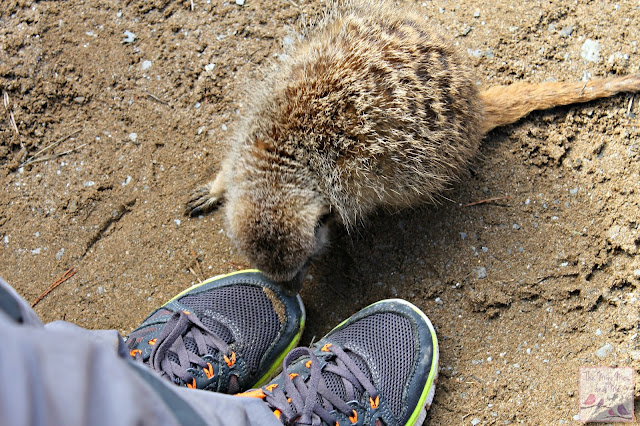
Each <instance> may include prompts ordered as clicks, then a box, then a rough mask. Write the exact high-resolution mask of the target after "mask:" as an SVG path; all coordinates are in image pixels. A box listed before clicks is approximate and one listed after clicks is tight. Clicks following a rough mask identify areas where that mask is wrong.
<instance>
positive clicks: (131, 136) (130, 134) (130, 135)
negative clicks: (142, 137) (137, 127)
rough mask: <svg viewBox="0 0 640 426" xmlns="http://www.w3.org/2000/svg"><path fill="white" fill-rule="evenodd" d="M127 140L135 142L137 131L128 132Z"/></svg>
mask: <svg viewBox="0 0 640 426" xmlns="http://www.w3.org/2000/svg"><path fill="white" fill-rule="evenodd" d="M129 140H130V141H131V142H135V141H137V140H138V134H137V133H129Z"/></svg>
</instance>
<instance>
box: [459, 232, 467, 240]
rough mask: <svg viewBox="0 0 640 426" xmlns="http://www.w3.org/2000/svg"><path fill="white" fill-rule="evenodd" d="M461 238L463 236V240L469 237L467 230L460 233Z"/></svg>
mask: <svg viewBox="0 0 640 426" xmlns="http://www.w3.org/2000/svg"><path fill="white" fill-rule="evenodd" d="M460 238H462V239H463V240H464V239H466V238H467V233H466V232H461V233H460Z"/></svg>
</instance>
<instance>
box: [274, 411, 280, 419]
mask: <svg viewBox="0 0 640 426" xmlns="http://www.w3.org/2000/svg"><path fill="white" fill-rule="evenodd" d="M273 415H274V416H276V417H277V418H278V420H280V416H281V415H282V411H280V410H274V411H273Z"/></svg>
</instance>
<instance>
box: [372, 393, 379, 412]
mask: <svg viewBox="0 0 640 426" xmlns="http://www.w3.org/2000/svg"><path fill="white" fill-rule="evenodd" d="M369 405H371V408H373V409H374V410H375V409H376V408H378V407H379V406H380V395H378V396H376V399H373V398H371V397H369Z"/></svg>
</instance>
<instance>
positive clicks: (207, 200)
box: [185, 184, 222, 217]
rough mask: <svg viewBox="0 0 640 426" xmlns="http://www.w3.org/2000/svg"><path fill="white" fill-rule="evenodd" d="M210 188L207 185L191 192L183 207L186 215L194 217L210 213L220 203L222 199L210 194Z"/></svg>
mask: <svg viewBox="0 0 640 426" xmlns="http://www.w3.org/2000/svg"><path fill="white" fill-rule="evenodd" d="M210 186H211V185H210V184H207V185H204V186H201V187H199V188H197V189H196V190H195V191H193V193H192V194H191V198H190V199H189V201H188V202H187V205H186V206H185V214H186V215H188V216H191V217H194V216H198V215H200V214H202V213H207V212H210V211H211V210H214V209H215V208H216V207H217V206H218V205H219V204H220V203H221V202H222V197H220V196H216V195H213V194H211V188H210Z"/></svg>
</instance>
